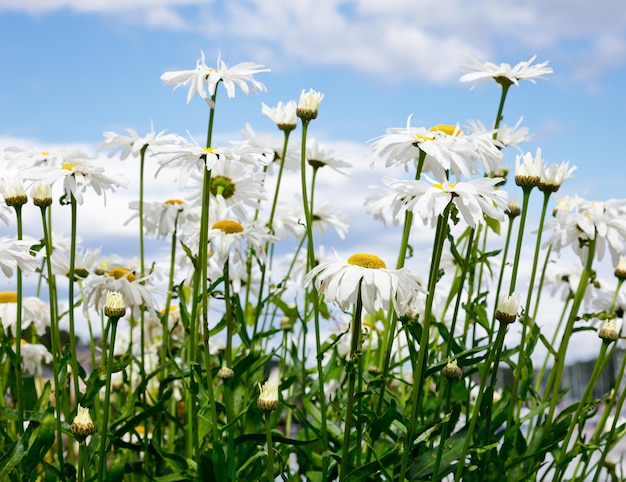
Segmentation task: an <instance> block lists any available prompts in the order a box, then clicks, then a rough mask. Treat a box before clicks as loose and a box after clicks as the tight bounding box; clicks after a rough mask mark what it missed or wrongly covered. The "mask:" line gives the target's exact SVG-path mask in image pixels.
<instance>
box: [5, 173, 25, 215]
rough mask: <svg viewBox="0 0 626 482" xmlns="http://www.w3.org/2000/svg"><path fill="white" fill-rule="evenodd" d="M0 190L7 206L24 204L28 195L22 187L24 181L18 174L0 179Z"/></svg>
mask: <svg viewBox="0 0 626 482" xmlns="http://www.w3.org/2000/svg"><path fill="white" fill-rule="evenodd" d="M0 192H1V193H2V196H4V202H6V203H7V206H11V207H16V208H17V207H20V206H23V205H24V204H26V202H27V201H28V196H26V190H25V189H24V182H23V181H22V178H21V177H19V176H15V177H11V178H5V177H3V178H2V179H1V180H0Z"/></svg>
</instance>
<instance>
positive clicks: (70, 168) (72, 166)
mask: <svg viewBox="0 0 626 482" xmlns="http://www.w3.org/2000/svg"><path fill="white" fill-rule="evenodd" d="M76 166H78V164H72V163H71V162H66V163H65V164H63V165H62V166H61V169H65V170H66V171H73V170H74V169H75V168H76Z"/></svg>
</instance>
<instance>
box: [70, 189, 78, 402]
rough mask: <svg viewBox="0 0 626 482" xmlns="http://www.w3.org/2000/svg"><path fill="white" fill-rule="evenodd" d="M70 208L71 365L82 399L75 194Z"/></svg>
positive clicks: (75, 392) (75, 386)
mask: <svg viewBox="0 0 626 482" xmlns="http://www.w3.org/2000/svg"><path fill="white" fill-rule="evenodd" d="M70 209H71V234H70V267H69V272H68V274H67V276H68V278H69V286H68V298H69V302H70V307H69V310H68V315H69V326H70V366H71V368H72V381H73V383H74V400H80V386H79V384H78V356H77V351H76V329H75V324H76V322H75V315H74V283H75V271H76V237H77V236H78V233H77V216H78V206H77V204H76V198H75V197H74V195H73V194H70Z"/></svg>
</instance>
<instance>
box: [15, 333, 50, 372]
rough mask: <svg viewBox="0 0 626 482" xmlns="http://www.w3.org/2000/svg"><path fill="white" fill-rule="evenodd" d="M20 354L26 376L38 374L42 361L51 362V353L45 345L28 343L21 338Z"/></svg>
mask: <svg viewBox="0 0 626 482" xmlns="http://www.w3.org/2000/svg"><path fill="white" fill-rule="evenodd" d="M21 355H22V369H23V370H24V375H26V376H28V375H36V374H40V373H41V365H42V363H50V362H52V354H51V353H50V352H49V351H48V349H47V348H46V347H45V345H41V344H39V343H28V342H26V341H25V340H22V346H21Z"/></svg>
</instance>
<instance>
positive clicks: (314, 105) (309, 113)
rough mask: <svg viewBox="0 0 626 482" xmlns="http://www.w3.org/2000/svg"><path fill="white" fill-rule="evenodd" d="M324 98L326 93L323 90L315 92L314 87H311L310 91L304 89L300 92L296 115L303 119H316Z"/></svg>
mask: <svg viewBox="0 0 626 482" xmlns="http://www.w3.org/2000/svg"><path fill="white" fill-rule="evenodd" d="M323 98H324V94H322V93H321V92H315V91H314V90H313V89H309V91H308V92H305V91H304V89H303V90H302V93H301V94H300V99H299V100H298V108H297V109H296V115H297V116H298V117H299V118H300V119H302V120H303V121H310V120H313V119H315V118H316V117H317V110H318V108H319V105H320V102H321V101H322V99H323Z"/></svg>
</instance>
